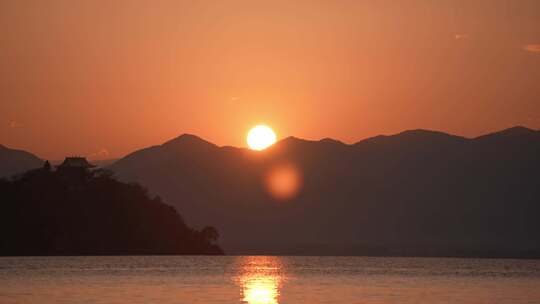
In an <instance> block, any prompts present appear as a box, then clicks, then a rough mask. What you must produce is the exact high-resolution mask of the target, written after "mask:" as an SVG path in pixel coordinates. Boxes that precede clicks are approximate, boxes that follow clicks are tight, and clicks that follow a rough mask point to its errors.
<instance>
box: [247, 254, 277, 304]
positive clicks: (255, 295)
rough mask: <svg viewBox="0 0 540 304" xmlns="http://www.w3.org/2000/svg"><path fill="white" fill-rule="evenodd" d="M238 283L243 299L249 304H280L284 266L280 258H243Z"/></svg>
mask: <svg viewBox="0 0 540 304" xmlns="http://www.w3.org/2000/svg"><path fill="white" fill-rule="evenodd" d="M240 263H241V265H242V266H241V268H240V269H241V273H240V274H239V278H238V281H239V282H238V283H239V284H240V287H241V299H242V301H243V303H248V304H279V295H280V294H279V290H280V287H281V284H282V282H283V279H284V277H283V274H282V264H281V261H280V259H279V258H278V257H265V256H254V257H242V258H241V261H240Z"/></svg>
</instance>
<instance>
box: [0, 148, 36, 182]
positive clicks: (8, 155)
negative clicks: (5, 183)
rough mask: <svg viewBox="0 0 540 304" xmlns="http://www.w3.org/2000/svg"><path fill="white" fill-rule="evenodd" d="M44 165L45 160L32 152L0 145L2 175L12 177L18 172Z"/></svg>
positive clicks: (0, 169) (0, 170) (0, 171)
mask: <svg viewBox="0 0 540 304" xmlns="http://www.w3.org/2000/svg"><path fill="white" fill-rule="evenodd" d="M42 165H43V160H41V159H39V158H38V157H37V156H35V155H33V154H31V153H28V152H26V151H23V150H15V149H10V148H8V147H6V146H3V145H0V177H10V176H12V175H15V174H18V173H24V172H26V171H28V170H30V169H36V168H39V167H41V166H42Z"/></svg>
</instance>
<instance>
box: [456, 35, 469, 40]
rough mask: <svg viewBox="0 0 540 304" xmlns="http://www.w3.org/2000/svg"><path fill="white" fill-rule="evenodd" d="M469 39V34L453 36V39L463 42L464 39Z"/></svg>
mask: <svg viewBox="0 0 540 304" xmlns="http://www.w3.org/2000/svg"><path fill="white" fill-rule="evenodd" d="M469 37H470V36H469V34H463V33H461V34H455V35H454V39H456V40H465V39H469Z"/></svg>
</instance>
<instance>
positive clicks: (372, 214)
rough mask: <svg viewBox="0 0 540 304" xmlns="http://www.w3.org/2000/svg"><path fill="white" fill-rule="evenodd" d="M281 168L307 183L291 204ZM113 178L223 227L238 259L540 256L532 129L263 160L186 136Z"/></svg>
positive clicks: (539, 141) (142, 153) (308, 149)
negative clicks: (278, 173)
mask: <svg viewBox="0 0 540 304" xmlns="http://www.w3.org/2000/svg"><path fill="white" fill-rule="evenodd" d="M281 167H287V168H292V169H291V170H293V171H294V172H295V174H296V176H297V178H298V187H297V189H296V190H297V191H296V192H295V193H294V195H292V196H290V197H288V198H286V199H283V198H278V197H276V196H275V195H272V193H271V192H270V191H269V190H268V189H269V188H268V176H269V174H270V173H271V172H273V171H274V170H275V169H276V168H281ZM108 169H110V170H111V171H113V172H114V174H115V176H116V177H117V178H118V179H120V180H122V181H127V182H137V183H140V184H141V185H143V186H145V187H147V188H148V189H149V191H150V192H151V193H154V194H158V195H159V196H161V197H162V198H163V199H164V201H166V202H167V203H169V204H171V205H173V206H174V207H175V208H176V209H177V210H178V211H179V212H180V213H181V214H183V215H185V216H186V218H187V223H188V224H189V225H193V226H195V227H199V228H201V227H202V226H204V225H206V224H211V225H213V226H215V227H216V228H217V229H218V230H219V231H220V235H221V238H220V245H221V246H222V248H224V250H225V252H226V253H228V254H295V255H400V256H478V257H535V258H540V221H539V219H538V215H539V214H540V131H536V130H531V129H527V128H524V127H514V128H510V129H506V130H503V131H500V132H495V133H492V134H487V135H484V136H480V137H476V138H465V137H460V136H454V135H450V134H446V133H442V132H435V131H428V130H410V131H405V132H402V133H399V134H395V135H391V136H376V137H373V138H369V139H365V140H362V141H360V142H357V143H354V144H345V143H342V142H340V141H337V140H333V139H329V138H326V139H322V140H319V141H310V140H303V139H299V138H295V137H288V138H285V139H283V140H281V141H279V142H277V143H276V144H274V145H273V146H271V147H269V148H268V149H266V150H264V151H252V150H249V149H245V148H237V147H230V146H224V147H220V146H217V145H214V144H212V143H210V142H208V141H205V140H203V139H201V138H199V137H197V136H194V135H189V134H184V135H181V136H179V137H177V138H175V139H172V140H170V141H168V142H165V143H163V144H161V145H157V146H152V147H148V148H145V149H141V150H138V151H135V152H133V153H131V154H129V155H127V156H125V157H123V158H121V159H120V160H118V161H116V162H114V163H113V164H112V165H110V166H109V167H108Z"/></svg>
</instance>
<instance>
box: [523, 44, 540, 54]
mask: <svg viewBox="0 0 540 304" xmlns="http://www.w3.org/2000/svg"><path fill="white" fill-rule="evenodd" d="M523 49H524V50H525V51H527V52H533V53H540V44H527V45H526V46H524V47H523Z"/></svg>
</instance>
